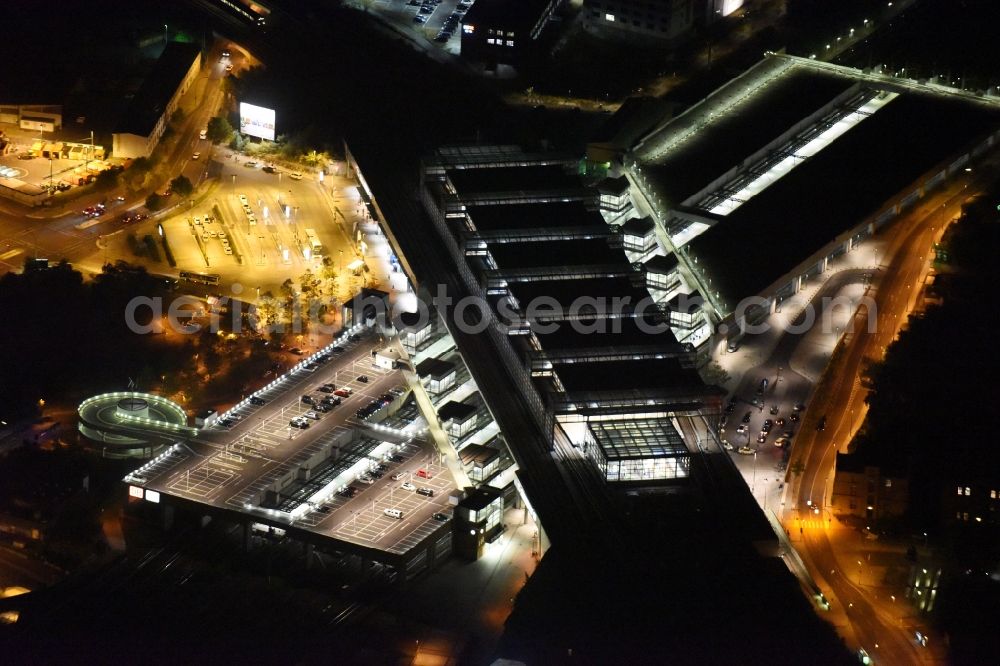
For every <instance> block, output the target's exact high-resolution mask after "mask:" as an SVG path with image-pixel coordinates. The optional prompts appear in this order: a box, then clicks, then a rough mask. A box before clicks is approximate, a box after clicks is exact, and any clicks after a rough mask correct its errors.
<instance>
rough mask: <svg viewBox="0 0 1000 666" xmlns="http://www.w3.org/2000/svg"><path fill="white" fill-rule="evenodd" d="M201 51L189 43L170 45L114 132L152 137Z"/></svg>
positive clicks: (140, 87) (172, 43) (164, 50)
mask: <svg viewBox="0 0 1000 666" xmlns="http://www.w3.org/2000/svg"><path fill="white" fill-rule="evenodd" d="M199 52H200V48H199V47H198V45H197V44H189V43H186V42H170V43H169V44H167V46H166V48H165V49H163V53H162V54H161V55H160V57H159V59H158V60H157V61H156V64H154V65H153V68H152V69H151V70H150V71H149V73H148V74H147V75H146V78H145V79H144V80H143V82H142V85H141V86H139V90H137V91H136V93H135V96H134V97H132V102H131V103H130V104H129V107H128V110H126V112H125V115H124V116H123V117H122V118H121V120H120V121H119V122H118V126H117V128H116V130H115V131H116V132H125V133H129V134H136V135H138V136H147V135H149V133H150V132H152V131H153V128H154V127H155V126H156V122H157V121H158V120H159V119H160V116H162V115H163V111H164V109H166V107H167V103H168V102H170V98H171V97H173V96H174V93H175V92H177V86H179V85H180V83H181V80H183V78H184V75H185V74H187V71H188V69H190V67H191V64H192V63H193V62H194V60H195V58H197V57H198V54H199Z"/></svg>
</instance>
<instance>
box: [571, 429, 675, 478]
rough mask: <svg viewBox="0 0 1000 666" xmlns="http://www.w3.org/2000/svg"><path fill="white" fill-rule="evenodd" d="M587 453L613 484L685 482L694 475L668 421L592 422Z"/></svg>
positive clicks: (588, 432)
mask: <svg viewBox="0 0 1000 666" xmlns="http://www.w3.org/2000/svg"><path fill="white" fill-rule="evenodd" d="M584 450H585V451H586V453H587V455H588V456H590V458H591V459H593V460H594V462H595V463H596V464H597V467H598V469H600V470H601V474H602V475H603V476H604V478H605V479H606V480H607V481H609V482H613V481H661V480H669V479H683V478H686V477H688V476H689V475H690V473H691V455H690V453H689V452H688V449H687V447H686V446H685V445H684V441H683V440H682V439H681V435H680V433H679V432H677V429H676V428H674V425H673V423H672V422H671V421H670V420H669V419H666V418H660V419H634V420H621V421H596V422H594V421H592V422H590V423H589V424H587V434H586V438H585V443H584Z"/></svg>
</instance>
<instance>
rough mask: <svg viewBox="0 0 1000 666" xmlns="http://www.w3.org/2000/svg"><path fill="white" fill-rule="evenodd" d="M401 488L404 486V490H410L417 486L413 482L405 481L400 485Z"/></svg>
mask: <svg viewBox="0 0 1000 666" xmlns="http://www.w3.org/2000/svg"><path fill="white" fill-rule="evenodd" d="M400 488H402V489H403V490H410V491H413V490H416V489H417V487H416V486H415V485H413V484H412V483H410V482H409V481H405V482H404V483H403V485H401V486H400Z"/></svg>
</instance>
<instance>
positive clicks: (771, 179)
mask: <svg viewBox="0 0 1000 666" xmlns="http://www.w3.org/2000/svg"><path fill="white" fill-rule="evenodd" d="M898 96H899V95H898V94H897V93H886V94H885V96H884V97H882V96H879V97H875V98H874V99H872V100H869V101H868V102H867V103H866V104H865V105H864V106H862V107H861V108H859V109H857V110H856V111H852V112H851V113H848V114H847V115H845V116H844V117H843V118H841V119H840V120H838V121H837V122H836V123H834V124H833V125H832V126H831V127H828V128H827V129H826V130H824V131H822V132H820V133H819V135H817V136H816V137H815V138H814V139H812V140H811V141H809V142H808V143H807V144H805V145H804V146H802V147H801V148H799V149H798V150H796V151H795V154H794V155H789V156H788V157H786V158H785V159H783V160H781V161H780V162H778V163H777V164H775V165H774V166H772V167H771V168H770V169H768V171H767V173H765V174H762V175H761V176H760V177H758V178H756V179H754V180H752V181H750V182H749V183H747V184H746V185H745V186H743V188H742V189H740V190H739V191H737V192H734V193H733V194H732V195H730V196H729V197H728V198H727V199H725V200H724V201H722V202H721V203H719V204H717V205H716V206H714V207H713V208H711V209H710V210H709V212H710V213H714V214H716V215H729V214H730V213H732V212H733V211H734V210H736V209H737V208H739V207H740V206H742V205H743V204H745V203H746V202H747V201H749V200H750V199H752V198H753V197H755V196H757V195H758V194H760V193H761V192H763V191H764V190H766V189H767V188H768V187H770V186H771V185H773V184H774V183H776V182H778V181H779V180H781V178H783V177H784V176H786V175H787V174H788V173H789V172H791V171H792V169H794V168H795V167H797V166H798V165H799V164H802V162H803V161H804V160H806V159H808V158H810V157H812V156H814V155H817V154H818V153H819V152H820V151H821V150H823V149H824V148H826V147H827V146H829V145H830V144H831V143H833V142H834V141H835V140H836V139H838V138H839V137H840V136H842V135H843V134H844V133H846V132H847V131H848V130H849V129H851V128H852V127H855V126H856V125H858V124H859V123H860V122H861V121H863V120H864V119H865V118H868V117H870V116H871V115H872V114H874V113H875V112H876V111H878V110H879V109H881V108H883V107H884V106H885V105H886V104H888V103H889V102H891V101H892V100H894V99H896V98H897V97H898Z"/></svg>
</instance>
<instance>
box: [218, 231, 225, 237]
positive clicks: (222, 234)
mask: <svg viewBox="0 0 1000 666" xmlns="http://www.w3.org/2000/svg"><path fill="white" fill-rule="evenodd" d="M225 237H226V232H225V231H222V230H221V229H220V230H219V238H225Z"/></svg>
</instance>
